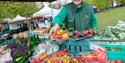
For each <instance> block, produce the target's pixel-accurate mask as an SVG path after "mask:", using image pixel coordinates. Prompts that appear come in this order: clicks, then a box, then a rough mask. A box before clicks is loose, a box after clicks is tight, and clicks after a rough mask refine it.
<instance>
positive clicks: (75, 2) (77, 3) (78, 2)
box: [73, 0, 82, 5]
mask: <svg viewBox="0 0 125 63" xmlns="http://www.w3.org/2000/svg"><path fill="white" fill-rule="evenodd" d="M81 2H82V0H73V3H74V4H75V5H79V4H81Z"/></svg>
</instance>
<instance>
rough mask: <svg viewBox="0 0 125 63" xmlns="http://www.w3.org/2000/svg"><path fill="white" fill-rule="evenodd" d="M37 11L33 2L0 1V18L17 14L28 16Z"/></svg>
mask: <svg viewBox="0 0 125 63" xmlns="http://www.w3.org/2000/svg"><path fill="white" fill-rule="evenodd" d="M36 11H37V7H36V5H35V3H33V2H8V1H6V2H4V1H1V2H0V19H2V18H13V17H15V16H16V15H17V14H19V15H21V16H30V15H32V13H34V12H36Z"/></svg>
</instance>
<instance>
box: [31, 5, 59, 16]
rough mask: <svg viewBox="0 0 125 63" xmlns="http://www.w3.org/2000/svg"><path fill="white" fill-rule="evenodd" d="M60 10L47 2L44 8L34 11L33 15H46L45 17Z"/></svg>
mask: <svg viewBox="0 0 125 63" xmlns="http://www.w3.org/2000/svg"><path fill="white" fill-rule="evenodd" d="M58 12H59V10H57V9H51V8H50V7H48V5H47V4H45V3H44V8H42V9H41V10H40V11H38V12H36V13H34V14H33V17H34V16H45V17H48V16H55V15H57V14H58ZM52 14H53V15H52Z"/></svg>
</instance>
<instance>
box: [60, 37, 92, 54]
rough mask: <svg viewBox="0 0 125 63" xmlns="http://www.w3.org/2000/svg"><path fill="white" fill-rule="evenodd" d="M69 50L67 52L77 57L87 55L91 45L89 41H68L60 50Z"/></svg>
mask: <svg viewBox="0 0 125 63" xmlns="http://www.w3.org/2000/svg"><path fill="white" fill-rule="evenodd" d="M65 48H66V49H67V52H68V53H69V54H72V55H77V54H79V53H81V52H83V53H87V52H88V51H90V43H89V41H87V40H84V39H82V40H73V39H68V40H66V41H65V42H63V43H62V44H61V45H60V50H63V49H65Z"/></svg>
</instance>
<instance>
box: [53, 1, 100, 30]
mask: <svg viewBox="0 0 125 63" xmlns="http://www.w3.org/2000/svg"><path fill="white" fill-rule="evenodd" d="M62 23H64V24H65V26H66V28H68V29H70V28H73V30H77V31H84V30H87V29H90V28H91V29H96V28H97V27H98V23H97V20H96V17H95V14H94V11H93V8H92V6H91V5H89V4H87V3H85V2H84V1H82V0H73V2H71V3H69V4H66V5H64V6H63V8H62V9H61V11H60V13H59V14H58V15H57V16H56V17H55V18H54V21H53V23H52V25H53V26H54V25H55V24H58V25H59V26H60V27H61V26H62ZM53 29H54V28H53Z"/></svg>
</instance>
